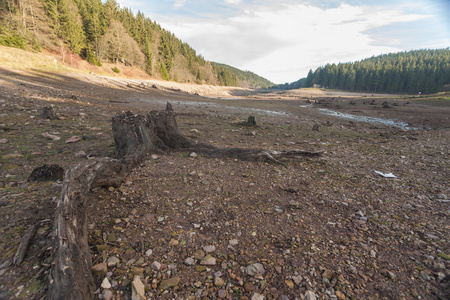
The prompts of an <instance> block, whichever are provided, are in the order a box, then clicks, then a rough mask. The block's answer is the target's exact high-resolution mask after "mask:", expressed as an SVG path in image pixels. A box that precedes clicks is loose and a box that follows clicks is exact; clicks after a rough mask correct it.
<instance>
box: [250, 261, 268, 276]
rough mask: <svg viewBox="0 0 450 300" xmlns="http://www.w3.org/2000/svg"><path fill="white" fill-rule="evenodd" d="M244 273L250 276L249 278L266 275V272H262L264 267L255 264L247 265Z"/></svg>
mask: <svg viewBox="0 0 450 300" xmlns="http://www.w3.org/2000/svg"><path fill="white" fill-rule="evenodd" d="M245 273H247V275H250V276H255V275H258V274H259V275H264V273H266V270H264V267H263V265H262V264H260V263H256V264H252V265H248V266H247V267H246V268H245Z"/></svg>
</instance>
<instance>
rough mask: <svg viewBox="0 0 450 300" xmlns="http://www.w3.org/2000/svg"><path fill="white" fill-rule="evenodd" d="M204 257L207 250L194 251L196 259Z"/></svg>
mask: <svg viewBox="0 0 450 300" xmlns="http://www.w3.org/2000/svg"><path fill="white" fill-rule="evenodd" d="M203 257H205V252H204V251H203V250H197V251H195V252H194V258H195V259H198V260H200V259H202V258H203Z"/></svg>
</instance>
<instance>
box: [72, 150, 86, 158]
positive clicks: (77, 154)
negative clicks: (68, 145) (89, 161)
mask: <svg viewBox="0 0 450 300" xmlns="http://www.w3.org/2000/svg"><path fill="white" fill-rule="evenodd" d="M74 156H75V157H76V158H85V157H86V156H87V154H86V152H84V151H83V150H80V151H77V152H75V154H74Z"/></svg>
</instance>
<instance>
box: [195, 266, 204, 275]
mask: <svg viewBox="0 0 450 300" xmlns="http://www.w3.org/2000/svg"><path fill="white" fill-rule="evenodd" d="M195 270H196V271H197V272H200V273H201V272H205V271H206V267H205V266H196V267H195Z"/></svg>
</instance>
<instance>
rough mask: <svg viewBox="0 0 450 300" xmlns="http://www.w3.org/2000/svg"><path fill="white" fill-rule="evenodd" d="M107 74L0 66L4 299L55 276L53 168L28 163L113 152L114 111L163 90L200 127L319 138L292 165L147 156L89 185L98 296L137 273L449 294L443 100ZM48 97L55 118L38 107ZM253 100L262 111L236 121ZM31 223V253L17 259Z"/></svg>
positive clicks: (207, 137) (162, 99) (144, 277)
mask: <svg viewBox="0 0 450 300" xmlns="http://www.w3.org/2000/svg"><path fill="white" fill-rule="evenodd" d="M103 81H104V79H98V78H95V76H84V75H83V78H81V77H80V76H71V75H63V74H59V75H57V74H46V73H38V72H34V73H31V72H17V71H14V70H1V72H0V82H1V86H0V115H1V121H0V126H1V127H0V129H1V130H2V131H1V132H0V158H1V161H0V209H1V211H2V214H1V216H0V233H1V236H2V239H1V242H0V250H1V253H2V255H1V257H0V258H1V259H0V298H2V299H3V298H5V299H16V298H22V299H39V298H41V297H45V293H46V288H47V285H48V270H49V267H50V266H51V263H52V257H51V254H52V240H51V237H52V226H53V217H54V210H55V200H56V199H57V197H59V195H60V192H61V182H58V181H53V182H43V183H35V182H28V181H27V179H28V176H29V175H30V173H31V171H32V170H33V169H34V168H36V167H39V166H42V165H44V164H49V165H50V164H58V165H60V166H62V167H63V168H64V169H67V168H69V167H70V166H71V165H74V164H75V163H76V162H79V161H82V160H85V159H89V158H90V157H101V156H113V155H114V143H113V139H112V133H111V117H112V116H113V115H114V114H115V113H117V112H119V111H122V110H126V109H129V110H132V111H133V112H136V113H139V112H141V113H142V112H148V111H150V110H152V109H163V108H164V105H165V103H166V101H170V102H171V103H172V104H173V107H174V109H175V111H176V112H177V113H178V117H177V121H178V125H179V127H180V131H181V132H182V133H183V134H184V135H185V136H188V137H189V138H191V139H193V140H196V141H198V142H201V143H211V144H213V145H215V146H217V147H248V148H266V149H269V150H284V149H304V150H314V151H315V150H323V151H324V154H323V155H322V156H321V157H318V158H306V157H305V158H301V159H293V160H289V161H285V162H284V164H285V165H284V166H283V165H274V164H267V163H257V162H243V161H238V160H234V159H208V158H205V157H202V156H201V155H200V154H193V153H182V152H175V153H167V154H157V155H156V154H150V155H149V157H148V160H146V161H145V162H143V163H142V164H141V165H140V166H139V167H138V168H136V169H135V170H133V172H132V173H131V174H130V175H129V176H128V177H127V179H126V180H125V182H124V183H123V185H122V186H121V187H119V188H117V189H114V188H104V189H97V190H94V191H93V192H92V193H91V194H90V207H89V211H88V213H89V217H88V227H89V245H90V247H91V251H92V261H93V265H94V270H93V272H94V273H95V274H96V275H95V276H96V277H95V278H96V281H97V282H96V284H97V291H96V295H95V297H96V298H97V299H99V298H102V299H131V297H132V293H133V292H132V290H133V288H135V290H136V291H137V292H138V293H145V297H146V298H151V299H197V298H200V299H203V298H204V299H216V298H223V299H416V298H417V299H418V298H419V297H420V298H422V299H446V298H448V297H449V293H450V291H449V279H450V262H449V259H450V256H449V255H450V244H449V240H448V236H449V233H450V228H449V224H450V222H449V213H450V207H449V205H450V204H449V202H450V201H449V198H450V190H449V186H450V185H449V178H450V176H449V173H448V170H449V159H448V157H449V148H450V143H449V129H448V128H449V127H450V126H449V119H448V115H449V104H446V103H444V102H442V101H438V100H436V101H430V102H426V101H424V100H423V99H417V98H412V97H404V98H394V97H392V96H379V95H373V96H372V95H350V94H344V95H342V94H336V95H328V94H324V93H312V92H311V93H309V94H307V93H306V94H305V92H301V93H300V92H299V93H297V94H295V93H294V94H292V93H293V92H289V93H285V92H283V93H279V92H272V93H269V94H267V93H266V94H259V95H258V94H256V95H247V94H245V95H244V94H243V93H242V91H238V92H236V94H239V97H247V98H246V99H240V100H217V99H211V98H204V97H200V96H197V95H194V94H195V93H197V94H201V93H199V88H196V89H195V92H193V91H194V90H193V91H192V92H189V91H188V92H189V93H187V92H183V91H182V90H180V91H174V89H173V88H170V89H169V88H167V87H165V88H154V87H152V86H151V85H143V86H139V84H137V83H136V84H134V85H133V84H131V85H127V84H125V85H115V84H106V83H104V82H103ZM208 89H210V87H208ZM208 93H210V91H209V90H208ZM227 93H228V94H227V95H230V91H228V92H227ZM246 93H247V92H246ZM218 96H220V97H224V94H223V91H221V92H220V93H219V94H218ZM230 96H235V95H230ZM384 102H387V104H385V105H384V107H383V104H384ZM50 104H53V105H55V106H56V108H57V113H58V115H59V116H60V118H59V119H57V120H52V121H49V120H44V119H41V118H39V114H40V112H41V109H42V107H43V106H45V105H50ZM323 108H326V109H328V110H333V111H338V112H341V113H346V114H351V115H358V116H366V117H372V118H373V117H376V118H382V119H389V120H395V121H397V122H405V123H407V124H408V127H410V128H401V127H400V128H399V127H394V126H392V125H384V124H381V123H370V122H360V121H358V120H354V119H345V118H338V117H336V116H333V115H329V114H324V113H323V112H321V111H320V110H319V109H323ZM249 115H254V116H256V122H257V126H256V127H246V126H243V125H241V123H242V122H243V121H245V120H246V119H247V117H248V116H249ZM411 128H417V129H416V130H413V129H411ZM43 133H48V135H44V136H43V135H42V134H43ZM49 135H50V136H56V137H58V138H59V139H56V138H54V139H52V138H51V137H49ZM74 136H77V137H79V138H80V139H79V140H77V139H73V140H72V141H74V140H76V141H75V142H70V141H69V138H72V137H74ZM67 141H69V142H67ZM375 171H379V172H381V173H383V174H387V173H392V174H393V175H394V176H395V178H386V177H383V176H381V175H379V174H377V173H375ZM32 225H37V232H36V234H35V236H34V238H33V240H32V241H31V246H30V248H29V250H28V254H27V256H26V258H25V261H24V262H23V263H22V264H20V265H19V266H14V265H13V264H11V261H12V258H13V256H14V254H15V251H16V249H17V247H18V245H19V242H20V238H21V237H22V236H23V234H24V232H25V231H26V230H27V229H28V228H29V227H30V226H32ZM136 291H135V292H136Z"/></svg>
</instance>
